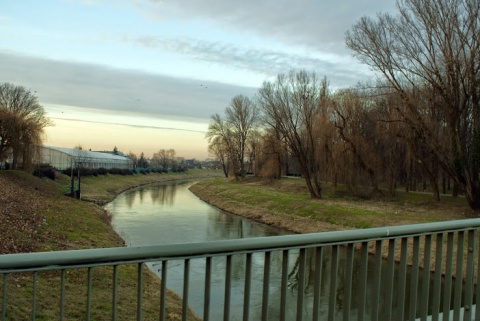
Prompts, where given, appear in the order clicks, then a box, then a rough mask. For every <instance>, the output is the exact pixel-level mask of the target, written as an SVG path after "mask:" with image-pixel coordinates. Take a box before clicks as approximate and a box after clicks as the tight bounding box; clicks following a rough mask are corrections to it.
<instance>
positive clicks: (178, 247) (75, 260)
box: [0, 219, 480, 273]
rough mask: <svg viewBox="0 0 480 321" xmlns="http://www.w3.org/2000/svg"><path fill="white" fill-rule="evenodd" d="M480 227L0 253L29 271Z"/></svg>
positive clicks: (3, 269) (1, 266) (4, 265)
mask: <svg viewBox="0 0 480 321" xmlns="http://www.w3.org/2000/svg"><path fill="white" fill-rule="evenodd" d="M477 228H480V219H465V220H456V221H445V222H435V223H424V224H412V225H402V226H390V227H379V228H370V229H361V230H348V231H334V232H323V233H309V234H296V235H283V236H270V237H255V238H245V239H236V240H222V241H213V242H201V243H188V246H185V243H183V244H172V245H153V246H143V247H118V248H103V249H88V250H73V251H54V252H36V253H20V254H5V255H0V273H9V272H25V271H31V270H36V271H40V270H42V269H44V268H45V269H49V270H53V269H64V268H65V267H70V268H71V267H87V266H99V265H106V264H112V263H117V264H128V263H138V262H151V261H161V260H164V259H172V258H175V259H178V258H192V257H204V256H214V255H217V254H222V255H225V254H226V253H234V252H235V253H239V252H241V253H242V252H243V253H248V252H250V251H260V250H281V249H289V248H295V247H316V246H321V245H332V244H345V243H349V242H365V241H374V240H378V239H389V238H394V237H410V236H417V235H425V234H430V233H440V232H441V233H447V232H454V231H458V230H465V231H466V230H473V229H477Z"/></svg>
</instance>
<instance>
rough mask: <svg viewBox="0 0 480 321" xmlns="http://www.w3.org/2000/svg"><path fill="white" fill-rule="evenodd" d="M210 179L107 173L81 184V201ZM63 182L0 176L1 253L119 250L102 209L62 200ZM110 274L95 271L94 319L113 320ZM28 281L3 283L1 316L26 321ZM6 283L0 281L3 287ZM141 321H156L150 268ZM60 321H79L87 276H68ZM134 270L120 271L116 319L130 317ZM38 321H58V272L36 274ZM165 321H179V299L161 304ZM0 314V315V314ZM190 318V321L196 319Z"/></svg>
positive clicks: (17, 278)
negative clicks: (3, 313)
mask: <svg viewBox="0 0 480 321" xmlns="http://www.w3.org/2000/svg"><path fill="white" fill-rule="evenodd" d="M205 175H212V173H211V172H206V171H192V172H188V173H183V174H148V175H133V176H117V175H107V176H102V177H91V178H85V179H82V191H83V193H82V194H83V196H84V197H87V198H91V199H96V200H102V201H109V200H111V199H113V198H114V197H115V195H117V194H118V193H120V192H121V191H123V190H126V189H128V188H132V187H134V186H138V185H143V184H148V183H153V182H158V181H167V180H173V179H185V178H193V177H200V176H205ZM68 182H69V178H68V177H66V176H63V175H59V176H58V177H57V179H56V180H55V181H50V180H47V179H39V178H36V177H33V176H31V175H29V174H27V173H24V172H19V171H0V205H1V206H0V253H1V254H6V253H21V252H40V251H56V250H75V249H87V248H101V247H118V246H123V240H122V239H121V238H120V237H119V236H118V235H117V234H116V233H115V231H114V230H113V229H112V227H111V226H110V218H109V216H108V214H107V213H106V212H105V210H103V208H102V207H99V206H97V205H94V204H93V203H89V202H83V201H79V200H75V199H72V198H69V197H66V196H64V195H63V194H64V192H65V191H66V190H68ZM112 276H113V269H112V268H108V267H103V268H95V269H93V274H92V278H93V293H92V295H93V298H92V314H91V316H92V319H96V320H104V319H111V315H110V310H111V302H112V293H111V292H112ZM32 278H33V276H32V275H26V274H15V275H13V274H12V275H10V276H9V278H8V283H7V284H8V297H7V306H8V309H7V318H8V320H24V319H28V318H30V314H31V309H32V308H31V300H32V284H33V279H32ZM3 282H4V279H3V278H1V279H0V287H3ZM143 282H144V283H143V310H144V315H143V317H144V318H143V319H144V320H153V319H158V309H159V307H158V302H159V289H160V282H159V280H158V279H157V278H156V277H155V276H153V274H152V273H151V272H149V271H148V269H146V268H145V269H144V281H143ZM65 288H66V299H65V304H66V305H65V313H66V316H67V317H66V318H65V319H66V320H78V319H85V315H86V304H85V303H86V302H85V300H86V297H85V295H86V291H87V272H86V270H85V269H77V270H72V271H69V272H68V274H67V282H66V285H65ZM136 289H137V275H136V266H124V267H121V268H120V269H119V298H118V314H119V320H122V319H125V320H130V319H132V318H133V316H134V315H135V314H136ZM37 295H38V301H37V311H38V313H37V320H52V319H58V315H59V295H60V272H58V273H57V272H48V273H39V274H38V278H37ZM0 308H1V307H0ZM166 310H167V315H168V318H169V320H180V319H181V300H180V299H179V298H178V296H176V295H175V294H173V293H169V296H168V298H167V306H166ZM0 313H1V312H0ZM190 315H191V318H190V319H191V320H196V319H197V318H196V317H194V316H193V313H192V314H190Z"/></svg>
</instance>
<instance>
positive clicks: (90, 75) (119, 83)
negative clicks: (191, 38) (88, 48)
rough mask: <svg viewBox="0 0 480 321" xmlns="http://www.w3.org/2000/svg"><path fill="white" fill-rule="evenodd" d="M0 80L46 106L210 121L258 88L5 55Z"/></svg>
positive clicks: (2, 55)
mask: <svg viewBox="0 0 480 321" xmlns="http://www.w3.org/2000/svg"><path fill="white" fill-rule="evenodd" d="M0 61H2V63H1V64H0V75H1V78H0V82H12V83H15V84H18V85H22V86H24V87H26V88H29V89H30V90H32V91H35V92H36V94H37V96H38V97H39V100H40V101H41V102H42V103H50V104H57V105H71V106H78V107H86V108H95V109H104V110H111V111H125V112H138V113H144V114H153V115H157V116H162V117H165V118H171V119H185V120H187V119H188V120H191V121H195V120H202V121H205V120H208V119H209V118H210V116H211V115H212V114H214V113H223V111H224V109H225V107H226V105H227V104H228V102H229V101H230V100H231V98H232V97H234V96H235V95H238V94H243V95H247V96H251V95H253V94H254V93H255V92H256V88H250V87H242V86H235V85H229V84H223V83H218V82H206V81H200V80H194V79H187V78H174V77H170V76H163V75H155V74H148V73H144V72H139V71H135V70H122V69H113V68H109V67H105V66H101V65H94V64H84V63H75V62H64V61H55V60H49V59H42V58H34V57H28V56H19V55H16V54H13V53H8V52H0Z"/></svg>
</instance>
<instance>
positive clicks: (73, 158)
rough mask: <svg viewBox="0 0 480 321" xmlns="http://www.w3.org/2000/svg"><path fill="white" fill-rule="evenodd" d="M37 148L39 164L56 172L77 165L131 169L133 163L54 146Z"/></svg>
mask: <svg viewBox="0 0 480 321" xmlns="http://www.w3.org/2000/svg"><path fill="white" fill-rule="evenodd" d="M38 148H39V150H38V155H39V158H40V161H39V163H40V164H42V165H50V166H52V167H54V168H56V169H58V170H64V169H66V168H69V167H72V166H73V167H77V166H78V165H80V166H81V167H86V168H106V169H110V168H120V169H133V161H132V160H131V159H130V158H129V157H126V156H123V155H115V154H109V153H101V152H92V151H88V150H81V149H74V148H66V147H54V146H39V147H38Z"/></svg>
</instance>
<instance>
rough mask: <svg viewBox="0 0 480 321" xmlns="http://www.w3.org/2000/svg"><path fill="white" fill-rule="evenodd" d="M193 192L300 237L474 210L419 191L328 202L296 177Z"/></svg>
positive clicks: (339, 196)
mask: <svg viewBox="0 0 480 321" xmlns="http://www.w3.org/2000/svg"><path fill="white" fill-rule="evenodd" d="M190 190H191V191H192V192H193V193H194V194H195V195H197V196H198V197H200V198H201V199H202V200H204V201H205V202H207V203H210V204H212V205H214V206H216V207H218V208H221V209H223V210H225V211H228V212H231V213H233V214H236V215H240V216H244V217H248V218H251V219H254V220H256V221H259V222H262V223H265V224H268V225H274V226H277V227H280V228H284V229H287V230H289V231H292V232H295V233H313V232H325V231H337V230H346V229H358V228H369V227H382V226H393V225H405V224H416V223H427V222H438V221H448V220H457V219H464V218H465V217H466V215H465V214H466V213H468V211H469V209H468V206H467V204H466V202H465V199H464V198H461V197H458V198H454V197H451V196H447V195H445V196H443V197H442V201H441V202H435V201H433V200H432V199H431V196H430V195H428V194H426V193H415V192H412V193H406V192H400V191H399V192H397V195H396V196H395V197H382V198H373V199H367V198H360V197H355V196H353V195H350V194H349V193H347V192H346V191H341V190H340V191H338V190H337V193H336V194H335V195H334V194H332V193H331V191H330V190H329V187H328V186H325V187H324V195H325V196H324V198H322V199H311V198H310V196H309V194H308V190H307V188H306V186H305V183H304V181H303V180H300V179H296V178H284V179H280V180H262V179H258V178H255V177H247V178H246V179H244V180H241V181H232V180H227V179H225V178H216V179H213V180H207V181H202V182H199V183H197V184H195V185H193V186H192V187H191V188H190Z"/></svg>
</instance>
